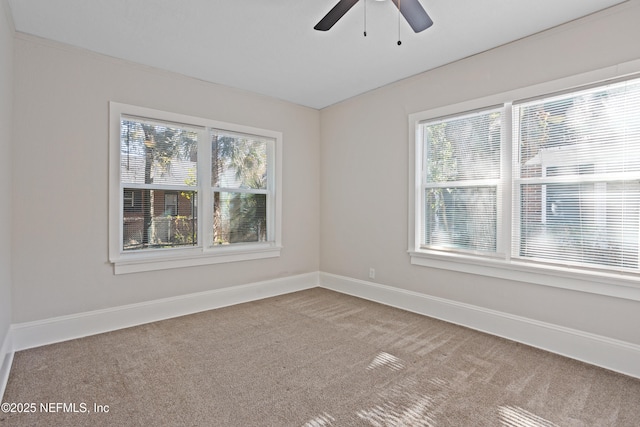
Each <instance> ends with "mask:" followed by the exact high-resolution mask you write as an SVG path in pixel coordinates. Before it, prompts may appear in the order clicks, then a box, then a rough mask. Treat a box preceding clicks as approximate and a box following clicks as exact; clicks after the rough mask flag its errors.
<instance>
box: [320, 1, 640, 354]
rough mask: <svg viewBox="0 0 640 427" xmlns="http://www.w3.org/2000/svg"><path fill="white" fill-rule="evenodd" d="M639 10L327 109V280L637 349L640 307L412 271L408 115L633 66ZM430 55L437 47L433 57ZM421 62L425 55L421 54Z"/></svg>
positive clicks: (618, 11) (594, 19)
mask: <svg viewBox="0 0 640 427" xmlns="http://www.w3.org/2000/svg"><path fill="white" fill-rule="evenodd" d="M638 22H640V1H637V0H633V1H630V2H627V3H624V4H622V5H620V6H617V7H614V8H611V9H608V10H605V11H603V12H600V13H598V14H595V15H591V16H589V17H586V18H584V19H580V20H577V21H573V22H571V23H569V24H567V25H564V26H561V27H558V28H555V29H552V30H549V31H546V32H543V33H539V34H537V35H535V36H532V37H528V38H525V39H522V40H519V41H517V42H514V43H511V44H508V45H505V46H502V47H499V48H496V49H493V50H490V51H487V52H484V53H482V54H479V55H475V56H473V57H469V58H466V59H464V60H461V61H458V62H456V63H452V64H449V65H446V66H444V67H441V68H438V69H435V70H432V71H429V72H425V73H423V74H421V75H418V76H414V77H412V78H410V79H407V80H404V81H401V82H398V83H395V84H392V85H390V86H387V87H384V88H380V89H378V90H375V91H372V92H369V93H367V94H364V95H361V96H358V97H356V98H352V99H349V100H347V101H344V102H342V103H339V104H336V105H334V106H331V107H329V108H326V109H324V110H322V122H321V123H322V150H321V156H322V157H321V177H322V178H321V179H322V183H321V188H322V193H321V206H322V211H321V223H322V236H321V258H320V269H321V271H323V272H327V273H333V274H337V275H342V276H347V277H351V278H356V279H363V280H369V279H368V272H369V267H374V268H375V269H376V282H380V283H382V284H385V285H389V286H394V287H397V288H402V289H406V290H410V291H416V292H421V293H424V294H427V295H431V296H435V297H441V298H447V299H450V300H453V301H457V302H462V303H467V304H473V305H476V306H480V307H484V308H488V309H494V310H498V311H501V312H505V313H511V314H515V315H519V316H524V317H528V318H531V319H537V320H540V321H545V322H549V323H552V324H556V325H560V326H566V327H570V328H575V329H578V330H582V331H587V332H591V333H596V334H601V335H604V336H607V337H612V338H618V339H621V340H625V341H629V342H633V343H636V344H640V333H638V329H637V325H638V323H639V321H640V303H638V302H636V301H630V300H625V299H618V298H613V297H609V296H601V295H595V294H587V293H584V292H576V291H571V290H567V289H559V288H555V287H545V286H539V285H535V284H531V283H526V282H521V281H509V280H499V279H494V278H488V277H482V276H474V275H470V274H465V273H459V272H455V271H445V270H437V269H431V268H426V267H419V266H413V265H411V264H410V259H409V255H408V254H407V248H408V241H407V240H408V238H407V234H408V233H407V230H408V190H407V185H408V184H407V183H408V143H407V140H408V125H407V116H408V114H411V113H415V112H420V111H426V110H429V109H433V108H436V107H440V106H446V105H451V104H456V103H459V102H463V101H468V100H474V99H478V98H482V97H485V96H489V95H494V94H498V93H503V92H507V91H511V90H515V89H517V88H522V87H526V86H530V85H534V84H538V83H542V82H547V81H550V80H555V79H560V78H563V77H567V76H572V75H576V74H580V73H585V72H588V71H593V70H598V69H601V68H605V67H610V66H615V65H616V64H620V63H624V62H627V61H631V60H637V59H639V58H640V43H638V41H639V40H640V25H638ZM433 48H434V49H437V46H434V47H433ZM425 55H428V51H425Z"/></svg>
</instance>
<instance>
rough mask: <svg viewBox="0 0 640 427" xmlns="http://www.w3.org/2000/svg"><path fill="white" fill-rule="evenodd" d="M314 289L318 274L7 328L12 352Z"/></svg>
mask: <svg viewBox="0 0 640 427" xmlns="http://www.w3.org/2000/svg"><path fill="white" fill-rule="evenodd" d="M317 286H318V273H317V272H314V273H307V274H300V275H296V276H289V277H283V278H279V279H273V280H267V281H263V282H256V283H251V284H247V285H240V286H232V287H228V288H223V289H215V290H212V291H205V292H199V293H195V294H188V295H181V296H177V297H173V298H164V299H159V300H154V301H148V302H143V303H138V304H129V305H125V306H120V307H113V308H108V309H104V310H95V311H90V312H86V313H79V314H74V315H70V316H61V317H55V318H52V319H45V320H38V321H33V322H25V323H17V324H13V325H11V329H10V332H9V333H10V334H11V337H12V341H13V348H12V350H13V351H20V350H25V349H28V348H33V347H39V346H43V345H47V344H53V343H57V342H61V341H67V340H71V339H75V338H82V337H86V336H89V335H95V334H99V333H103V332H109V331H114V330H117V329H122V328H128V327H131V326H137V325H141V324H144V323H150V322H156V321H159V320H165V319H170V318H172V317H178V316H184V315H188V314H193V313H198V312H201V311H207V310H212V309H215V308H221V307H227V306H230V305H234V304H240V303H243V302H250V301H256V300H260V299H263V298H269V297H273V296H277V295H282V294H286V293H290V292H295V291H301V290H304V289H309V288H314V287H317Z"/></svg>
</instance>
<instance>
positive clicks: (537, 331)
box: [319, 272, 640, 378]
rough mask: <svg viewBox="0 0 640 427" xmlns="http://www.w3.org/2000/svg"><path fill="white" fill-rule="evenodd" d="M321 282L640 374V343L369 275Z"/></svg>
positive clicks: (327, 278) (329, 277)
mask: <svg viewBox="0 0 640 427" xmlns="http://www.w3.org/2000/svg"><path fill="white" fill-rule="evenodd" d="M319 279H320V286H321V287H323V288H326V289H331V290H334V291H337V292H341V293H344V294H348V295H353V296H356V297H359V298H364V299H367V300H370V301H375V302H379V303H382V304H385V305H389V306H392V307H397V308H401V309H403V310H407V311H411V312H414V313H418V314H423V315H426V316H429V317H434V318H436V319H440V320H444V321H447V322H450V323H455V324H458V325H462V326H465V327H468V328H471V329H475V330H478V331H481V332H486V333H489V334H492V335H496V336H499V337H502V338H506V339H509V340H512V341H517V342H520V343H523V344H527V345H530V346H532V347H537V348H540V349H543V350H546V351H550V352H552V353H556V354H560V355H562V356H566V357H569V358H572V359H576V360H580V361H582V362H586V363H589V364H592V365H596V366H600V367H603V368H606V369H609V370H612V371H616V372H620V373H622V374H625V375H630V376H633V377H636V378H640V345H637V344H632V343H629V342H625V341H620V340H615V339H612V338H608V337H604V336H601V335H596V334H591V333H587V332H583V331H579V330H576V329H571V328H566V327H563V326H559V325H554V324H551V323H546V322H540V321H537V320H533V319H529V318H526V317H521V316H515V315H512V314H508V313H503V312H499V311H496V310H490V309H486V308H482V307H478V306H474V305H470V304H464V303H460V302H456V301H452V300H447V299H443V298H438V297H433V296H430V295H426V294H421V293H417V292H412V291H408V290H404V289H399V288H394V287H390V286H386V285H381V284H378V283H373V282H367V281H364V280H358V279H352V278H349V277H344V276H338V275H335V274H329V273H322V272H321V273H320V277H319Z"/></svg>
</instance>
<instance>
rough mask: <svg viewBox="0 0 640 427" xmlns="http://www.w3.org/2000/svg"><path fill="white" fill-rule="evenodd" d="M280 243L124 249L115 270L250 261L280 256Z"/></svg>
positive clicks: (131, 270) (142, 270)
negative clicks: (150, 249) (138, 251)
mask: <svg viewBox="0 0 640 427" xmlns="http://www.w3.org/2000/svg"><path fill="white" fill-rule="evenodd" d="M281 250H282V248H281V247H280V246H274V245H273V244H269V243H265V244H256V243H252V244H238V245H229V246H220V247H213V248H210V249H206V250H202V248H193V249H184V248H183V249H159V250H155V251H149V252H146V253H124V254H120V256H119V257H118V258H117V259H112V260H111V262H112V263H113V270H114V274H127V273H139V272H144V271H154V270H166V269H171V268H182V267H195V266H200V265H209V264H221V263H226V262H238V261H249V260H256V259H264V258H275V257H279V256H280V251H281Z"/></svg>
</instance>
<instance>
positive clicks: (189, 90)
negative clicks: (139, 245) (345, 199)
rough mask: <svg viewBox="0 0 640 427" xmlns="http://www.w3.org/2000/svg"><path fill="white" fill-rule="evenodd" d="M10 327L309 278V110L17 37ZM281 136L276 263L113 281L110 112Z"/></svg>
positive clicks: (314, 127)
mask: <svg viewBox="0 0 640 427" xmlns="http://www.w3.org/2000/svg"><path fill="white" fill-rule="evenodd" d="M15 51H16V55H15V70H16V72H15V86H14V91H15V109H14V119H15V120H14V123H15V140H14V144H13V153H12V163H13V164H14V165H17V166H16V167H15V169H14V171H13V182H14V185H13V189H14V192H13V203H12V205H13V229H14V233H15V238H14V241H13V245H12V248H11V249H12V256H13V282H14V283H13V322H14V323H19V322H27V321H33V320H39V319H46V318H51V317H54V316H61V315H67V314H72V313H80V312H86V311H90V310H96V309H103V308H109V307H117V306H120V305H124V304H132V303H136V302H143V301H149V300H154V299H159V298H166V297H172V296H178V295H184V294H190V293H195V292H201V291H207V290H213V289H219V288H224V287H229V286H234V285H238V284H246V283H252V282H258V281H262V280H268V279H273V278H277V277H282V276H290V275H294V274H300V273H308V272H314V271H317V270H318V268H319V258H320V257H319V243H318V242H319V232H320V230H319V197H318V193H319V164H318V160H317V159H318V157H319V149H320V148H319V135H320V128H319V126H320V113H319V112H318V111H317V110H314V109H310V108H306V107H301V106H298V105H294V104H291V103H286V102H282V101H279V100H275V99H272V98H268V97H264V96H260V95H255V94H252V93H248V92H245V91H240V90H235V89H231V88H228V87H224V86H220V85H215V84H209V83H205V82H202V81H199V80H196V79H191V78H187V77H184V76H181V75H176V74H172V73H168V72H163V71H160V70H156V69H152V68H148V67H144V66H140V65H136V64H132V63H129V62H125V61H120V60H115V59H113V58H109V57H105V56H101V55H98V54H93V53H90V52H87V51H84V50H80V49H75V48H72V47H69V46H65V45H61V44H57V43H54V42H50V41H46V40H42V39H38V38H35V37H31V36H27V35H24V34H21V33H17V34H16V40H15ZM109 101H116V102H121V103H126V104H133V105H139V106H144V107H150V108H155V109H159V110H165V111H170V112H175V113H180V114H188V115H193V116H199V117H205V118H210V119H214V120H220V121H225V122H231V123H238V124H242V125H247V126H254V127H259V128H265V129H272V130H276V131H281V132H282V133H283V147H284V149H283V171H282V172H283V177H284V179H283V181H284V182H283V193H284V194H283V224H284V227H283V228H284V230H283V235H282V240H283V247H284V248H283V250H282V255H281V256H280V257H279V258H273V259H264V260H258V261H247V262H236V263H226V264H217V265H213V266H202V267H194V268H184V269H171V270H163V271H158V272H145V273H135V274H126V275H118V276H115V275H114V274H113V269H112V266H111V264H109V262H108V242H107V223H108V218H107V213H108V210H107V203H108V200H107V195H108V176H107V168H108V103H109Z"/></svg>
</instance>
